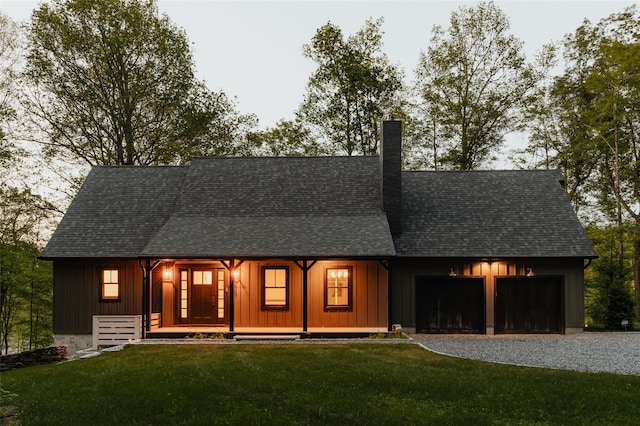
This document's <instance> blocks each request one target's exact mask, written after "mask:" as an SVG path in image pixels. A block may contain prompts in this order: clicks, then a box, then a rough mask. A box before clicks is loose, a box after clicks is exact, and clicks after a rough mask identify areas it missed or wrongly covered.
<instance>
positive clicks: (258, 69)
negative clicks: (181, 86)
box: [0, 0, 635, 128]
mask: <svg viewBox="0 0 640 426" xmlns="http://www.w3.org/2000/svg"><path fill="white" fill-rule="evenodd" d="M38 3H39V2H37V1H31V0H0V9H1V10H2V11H3V12H4V13H6V14H8V15H9V16H10V17H11V18H12V19H14V20H16V21H22V20H27V19H29V17H30V14H31V11H32V10H33V9H34V7H36V6H37V4H38ZM474 3H476V2H473V1H444V0H439V1H436V0H430V1H425V0H422V1H417V0H414V1H402V0H399V1H391V0H387V1H364V0H361V1H268V0H263V1H243V0H236V1H214V0H182V1H178V0H159V1H158V5H159V8H160V11H161V12H164V13H167V14H168V15H169V17H170V18H171V19H172V21H173V22H174V23H176V24H177V25H178V26H180V27H182V28H184V29H185V31H186V33H187V36H188V38H189V40H190V41H191V43H192V48H193V51H194V58H195V64H196V71H197V75H198V77H199V78H200V79H202V80H204V81H205V82H206V83H207V85H208V86H209V88H210V89H212V90H215V91H217V90H224V92H225V93H226V94H227V95H228V96H230V97H232V98H235V99H236V102H237V108H238V109H239V110H240V111H241V112H243V113H254V114H256V115H257V116H258V118H259V120H260V127H261V128H265V127H272V126H273V125H275V123H276V122H277V121H278V120H280V119H292V118H293V116H294V111H295V110H296V108H297V107H298V105H299V104H300V102H301V101H302V98H303V94H304V92H305V86H306V83H307V80H308V77H309V75H310V74H311V73H312V72H313V70H314V69H315V64H314V63H313V62H312V61H311V60H309V59H306V58H304V57H303V56H302V45H303V44H305V43H308V42H309V41H310V40H311V37H313V35H314V34H315V31H316V29H317V28H319V27H320V26H322V25H324V24H325V23H327V22H328V21H331V22H332V23H334V24H336V25H338V26H339V27H340V28H341V29H342V31H343V33H344V35H345V37H346V36H348V35H350V34H353V33H355V32H356V31H357V30H358V29H360V28H361V27H362V26H363V25H364V23H365V21H366V20H367V19H368V18H374V19H377V18H379V17H384V19H385V22H384V24H383V26H382V30H383V32H384V37H383V43H384V46H383V49H384V51H385V53H386V54H387V55H388V57H389V58H390V60H391V62H392V63H394V64H396V65H399V66H400V68H401V69H403V70H404V73H405V82H406V83H411V81H412V80H413V75H414V70H415V68H416V65H417V63H418V56H419V54H420V51H425V50H426V48H427V46H428V43H429V39H430V37H431V29H432V27H433V26H434V25H441V26H443V27H444V28H447V27H448V23H449V18H450V15H451V12H453V11H456V10H458V8H459V7H460V6H461V5H465V4H466V5H472V4H474ZM634 3H635V2H633V1H622V0H608V1H589V0H587V1H584V0H583V1H534V0H528V1H516V0H511V1H496V5H498V6H499V7H500V8H501V9H502V11H503V12H505V13H506V15H507V16H508V17H509V19H510V22H511V33H512V34H514V35H515V36H516V37H518V38H520V39H521V40H523V41H524V42H525V51H526V54H527V57H528V59H529V60H532V59H533V54H534V53H535V52H536V51H537V50H539V49H540V48H541V47H542V46H543V45H544V44H546V43H549V42H551V41H560V40H562V38H563V36H564V35H565V34H567V33H571V32H573V31H575V29H576V28H577V27H578V26H580V25H581V24H582V22H583V20H584V19H585V18H588V19H589V20H591V21H592V22H597V21H599V20H600V19H602V18H605V17H607V16H609V15H611V14H612V13H616V12H622V11H623V10H624V8H625V7H627V6H630V5H632V4H634Z"/></svg>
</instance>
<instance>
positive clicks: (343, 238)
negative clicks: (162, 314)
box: [141, 157, 395, 257]
mask: <svg viewBox="0 0 640 426" xmlns="http://www.w3.org/2000/svg"><path fill="white" fill-rule="evenodd" d="M378 167H379V165H378V158H377V157H315V158H310V157H296V158H291V157H290V158H217V159H210V158H201V159H196V160H194V161H193V163H192V164H191V166H190V167H189V173H188V175H187V177H186V179H185V184H184V186H183V188H182V194H181V196H180V198H179V200H178V202H177V205H176V209H175V212H174V214H173V215H172V217H171V219H170V220H169V221H168V222H167V223H166V225H165V226H164V227H163V228H162V229H161V231H160V232H159V233H158V234H156V235H155V237H154V238H153V239H152V240H151V241H150V243H149V245H148V246H147V247H146V248H145V250H144V251H143V252H142V253H141V254H143V255H145V256H153V257H178V256H184V257H205V256H206V257H219V256H222V257H224V256H227V257H228V256H234V257H292V256H295V257H325V256H327V257H346V256H363V257H364V256H393V255H394V254H395V250H394V248H393V240H392V239H391V234H390V232H389V226H388V224H387V220H386V215H385V213H384V212H383V211H382V202H381V200H380V194H379V180H378V179H379V178H378Z"/></svg>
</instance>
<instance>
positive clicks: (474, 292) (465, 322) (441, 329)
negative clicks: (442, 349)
mask: <svg viewBox="0 0 640 426" xmlns="http://www.w3.org/2000/svg"><path fill="white" fill-rule="evenodd" d="M484 310H485V308H484V280H483V279H482V278H457V277H442V278H439V277H416V331H417V332H418V333H484V331H485V327H484V324H485V320H484V318H485V317H484Z"/></svg>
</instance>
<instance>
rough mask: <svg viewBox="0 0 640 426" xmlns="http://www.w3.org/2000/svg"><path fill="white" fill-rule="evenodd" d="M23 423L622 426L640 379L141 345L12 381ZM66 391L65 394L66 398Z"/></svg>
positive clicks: (312, 351)
mask: <svg viewBox="0 0 640 426" xmlns="http://www.w3.org/2000/svg"><path fill="white" fill-rule="evenodd" d="M2 380H3V387H4V388H5V389H8V390H11V391H12V392H14V393H16V394H18V397H17V399H16V400H15V403H16V405H17V407H18V409H19V411H20V419H19V420H20V421H21V424H23V425H25V426H28V425H36V424H75V425H82V424H92V425H102V424H104V425H113V424H142V423H144V424H194V425H195V424H243V425H257V424H352V425H371V424H452V425H454V424H455V425H461V424H616V425H627V424H628V425H631V424H635V423H636V422H637V407H638V406H640V394H639V393H638V392H636V391H635V390H636V389H638V387H639V386H640V377H636V376H623V375H615V374H593V373H592V374H588V373H579V372H570V371H559V370H548V369H542V368H523V367H516V366H508V365H498V364H490V363H485V362H480V361H472V360H465V359H458V358H451V357H445V356H440V355H437V354H434V353H431V352H428V351H425V350H424V349H422V348H421V347H419V346H417V345H411V344H376V343H373V342H368V343H359V344H346V345H345V344H342V345H314V344H296V345H252V344H246V345H140V346H132V347H127V348H125V349H124V350H122V351H120V352H115V353H105V354H102V355H100V356H98V357H94V358H89V359H83V360H78V361H74V362H67V363H62V364H57V365H44V366H36V367H29V368H23V369H18V370H13V371H9V372H6V373H3V376H2ZM60 389H64V392H61V391H60Z"/></svg>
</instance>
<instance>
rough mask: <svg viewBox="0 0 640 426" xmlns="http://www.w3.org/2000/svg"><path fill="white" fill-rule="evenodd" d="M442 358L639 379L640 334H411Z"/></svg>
mask: <svg viewBox="0 0 640 426" xmlns="http://www.w3.org/2000/svg"><path fill="white" fill-rule="evenodd" d="M411 337H412V338H413V339H414V340H415V341H416V342H417V343H419V344H420V345H422V346H423V347H425V348H427V349H429V350H431V351H434V352H438V353H442V354H446V355H453V356H458V357H462V358H472V359H480V360H484V361H492V362H502V363H506V364H516V365H527V366H536V367H547V368H559V369H565V370H579V371H590V372H610V373H617V374H634V375H640V333H637V332H626V333H625V332H620V333H594V332H590V333H580V334H571V335H558V334H544V335H540V334H532V335H523V334H518V335H494V336H490V335H456V334H453V335H452V334H445V335H442V334H439V335H434V334H412V335H411Z"/></svg>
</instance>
